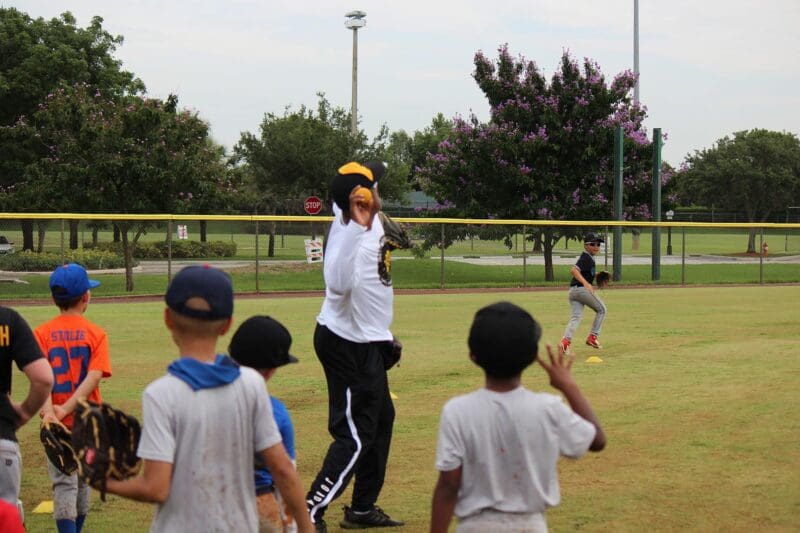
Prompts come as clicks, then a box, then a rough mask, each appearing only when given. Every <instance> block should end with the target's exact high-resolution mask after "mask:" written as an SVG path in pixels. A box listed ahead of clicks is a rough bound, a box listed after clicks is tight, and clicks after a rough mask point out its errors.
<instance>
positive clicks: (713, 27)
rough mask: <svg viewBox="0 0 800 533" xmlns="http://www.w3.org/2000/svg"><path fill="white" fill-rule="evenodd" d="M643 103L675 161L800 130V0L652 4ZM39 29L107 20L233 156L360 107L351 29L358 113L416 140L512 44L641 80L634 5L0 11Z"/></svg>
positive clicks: (433, 1)
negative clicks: (294, 114) (726, 140)
mask: <svg viewBox="0 0 800 533" xmlns="http://www.w3.org/2000/svg"><path fill="white" fill-rule="evenodd" d="M639 4H640V7H639V34H640V41H639V43H640V44H639V50H640V52H639V55H640V69H639V70H640V73H641V78H640V98H641V102H642V103H643V104H644V105H646V106H647V108H648V114H649V118H648V119H647V121H646V123H645V124H646V126H647V128H648V132H652V128H656V127H660V128H662V130H663V131H664V132H666V133H667V134H668V136H669V137H668V140H667V143H666V144H665V145H664V154H663V157H664V160H665V161H668V162H669V163H671V164H673V165H675V166H677V165H679V164H680V162H681V161H683V159H684V157H685V156H686V154H687V153H693V152H694V150H699V149H703V148H708V147H711V146H712V145H713V144H714V142H715V141H716V140H717V139H719V138H720V137H723V136H725V135H730V134H731V133H733V132H734V131H739V130H743V129H751V128H767V129H771V130H778V131H790V132H792V133H795V134H797V133H798V132H800V30H798V28H800V0H669V1H656V0H640V2H639ZM0 5H3V6H5V7H15V8H17V9H19V10H21V11H24V12H26V13H28V14H29V15H30V16H32V17H40V16H41V17H45V18H52V17H55V16H57V15H58V14H59V13H61V12H63V11H65V10H69V11H71V12H72V13H73V14H74V15H75V16H76V18H77V19H78V24H79V25H80V26H81V27H86V26H87V25H88V24H89V22H90V20H91V17H92V16H94V15H99V16H101V17H103V19H104V27H105V28H106V29H107V30H108V31H109V32H111V33H112V34H120V35H123V36H124V37H125V42H124V44H123V45H122V46H121V47H120V48H119V50H118V51H117V57H118V58H120V59H122V60H123V62H124V68H125V69H127V70H130V71H132V72H134V73H135V74H136V75H137V76H138V77H139V78H141V79H142V80H143V81H144V82H145V84H146V85H147V89H148V93H149V94H150V95H151V96H155V97H159V98H165V97H166V96H167V95H168V94H169V93H177V94H178V96H179V100H180V104H181V105H182V106H184V107H188V108H190V109H194V110H196V111H198V112H199V114H200V116H201V117H203V118H204V119H205V120H207V121H208V122H209V123H210V124H211V129H212V134H213V136H214V138H215V139H216V140H217V141H218V142H220V143H222V144H224V145H226V146H227V147H229V148H230V147H232V146H233V145H234V144H235V143H236V142H237V140H238V139H239V135H240V132H242V131H250V132H253V133H257V132H258V126H259V124H260V122H261V120H262V118H263V116H264V114H265V113H267V112H273V113H277V114H282V113H283V110H284V108H285V107H286V106H291V107H292V108H293V109H297V108H298V107H299V106H300V105H301V104H305V105H306V106H311V107H314V106H316V103H317V96H316V93H318V92H324V93H325V94H326V96H327V98H328V100H329V101H330V102H331V103H332V104H333V105H334V106H338V107H343V108H345V109H349V108H350V96H351V67H352V32H351V31H350V30H347V29H346V28H345V27H344V21H345V17H344V14H345V13H346V12H348V11H351V10H354V9H358V10H362V11H365V12H366V13H367V19H366V20H367V25H366V27H365V28H362V29H361V30H359V32H358V70H359V79H358V114H359V117H360V125H361V127H362V128H364V129H365V131H366V132H367V134H368V135H369V136H370V137H372V136H374V135H375V134H376V133H377V132H378V129H379V127H380V126H381V125H382V124H386V125H387V126H388V127H389V128H390V129H391V130H398V129H404V130H406V131H407V132H408V133H409V134H411V133H413V132H414V131H415V130H421V129H423V128H425V127H426V126H428V125H429V124H430V122H431V119H432V118H433V117H434V116H435V115H436V113H439V112H441V113H443V114H444V115H445V116H446V117H448V118H452V117H453V116H455V115H461V116H464V117H466V116H468V115H469V114H470V112H474V113H475V114H476V115H477V116H478V117H479V118H480V119H481V120H486V119H487V118H488V105H487V103H486V100H485V98H484V97H483V94H482V93H481V92H480V91H479V90H478V89H477V86H476V84H475V82H474V80H473V79H472V78H471V73H472V70H473V64H472V60H473V56H474V54H475V52H476V51H478V50H482V51H484V53H486V55H488V56H489V57H491V58H494V57H496V55H497V54H496V51H497V48H498V47H499V46H500V45H502V44H503V43H508V46H509V49H510V51H511V53H512V54H513V55H523V56H525V57H526V58H528V59H532V60H534V61H536V63H537V64H538V65H539V67H540V68H541V69H542V70H543V71H544V72H545V74H546V75H547V77H548V78H549V77H550V75H552V73H553V69H554V68H555V67H556V65H557V63H558V60H559V58H560V56H561V53H562V50H564V49H567V50H569V51H570V52H571V54H572V55H573V56H574V57H575V58H577V59H579V60H580V59H582V58H583V57H589V58H591V59H594V60H595V61H597V62H598V63H599V64H600V67H601V69H602V71H603V73H604V74H605V75H606V76H607V78H608V79H611V78H613V76H614V75H615V74H617V73H618V72H620V71H622V70H625V69H631V70H632V69H633V5H634V0H507V1H503V0H495V1H494V2H492V1H487V0H459V1H453V0H450V1H439V0H427V1H420V0H402V1H399V0H397V1H393V2H390V1H387V0H384V1H381V2H377V1H374V0H373V1H369V0H346V1H341V0H195V1H188V0H157V1H156V0H127V1H124V2H123V1H115V0H57V1H56V0H29V1H26V0H16V1H10V0H0Z"/></svg>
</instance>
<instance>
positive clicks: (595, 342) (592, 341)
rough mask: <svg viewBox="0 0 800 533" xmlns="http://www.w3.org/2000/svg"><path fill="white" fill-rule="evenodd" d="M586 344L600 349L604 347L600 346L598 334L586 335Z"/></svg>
mask: <svg viewBox="0 0 800 533" xmlns="http://www.w3.org/2000/svg"><path fill="white" fill-rule="evenodd" d="M586 346H591V347H592V348H596V349H598V350H599V349H600V348H602V346H600V342H598V340H597V335H589V336H588V337H586Z"/></svg>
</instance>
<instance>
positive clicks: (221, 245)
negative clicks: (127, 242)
mask: <svg viewBox="0 0 800 533" xmlns="http://www.w3.org/2000/svg"><path fill="white" fill-rule="evenodd" d="M84 248H89V249H96V250H103V251H109V252H114V253H117V254H119V255H122V243H121V242H99V243H97V246H96V247H95V246H94V245H92V244H91V243H86V244H84ZM168 248H169V244H168V243H167V242H166V241H161V242H138V243H136V245H135V246H134V247H133V257H136V258H138V259H166V258H167V257H168V255H169V249H168ZM235 255H236V243H233V242H223V241H214V242H198V241H172V257H173V259H184V258H211V257H233V256H235Z"/></svg>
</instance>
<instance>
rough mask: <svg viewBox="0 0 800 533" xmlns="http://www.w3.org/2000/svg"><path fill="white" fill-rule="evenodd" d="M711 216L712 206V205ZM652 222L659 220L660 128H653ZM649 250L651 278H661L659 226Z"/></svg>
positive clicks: (654, 228) (654, 229)
mask: <svg viewBox="0 0 800 533" xmlns="http://www.w3.org/2000/svg"><path fill="white" fill-rule="evenodd" d="M711 213H712V217H713V213H714V211H713V206H712V211H711ZM653 222H661V128H653ZM651 239H652V247H651V250H650V257H651V259H650V263H651V268H650V270H651V272H650V274H651V278H652V280H653V281H659V280H660V279H661V226H654V227H653V233H652V234H651Z"/></svg>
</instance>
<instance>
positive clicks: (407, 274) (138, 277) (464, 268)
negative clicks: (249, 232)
mask: <svg viewBox="0 0 800 533" xmlns="http://www.w3.org/2000/svg"><path fill="white" fill-rule="evenodd" d="M602 265H603V260H602V258H600V259H598V267H599V268H603V266H602ZM175 271H176V270H175V269H173V274H174V272H175ZM554 271H555V277H556V280H555V281H554V282H546V281H544V277H545V276H544V267H543V266H540V265H529V266H528V267H526V269H523V267H522V266H485V265H471V264H468V263H461V262H457V261H445V268H444V287H445V288H448V289H458V288H476V287H521V286H523V285H527V286H530V287H534V286H538V287H547V286H550V287H557V286H563V285H565V284H566V283H568V282H569V279H570V274H569V266H567V265H555V266H554ZM232 276H233V279H234V287H235V288H236V291H237V292H240V293H251V292H255V291H256V275H255V269H254V268H242V269H239V270H234V271H233V272H232ZM760 276H761V272H760V270H759V265H758V263H754V264H738V265H737V264H705V265H694V264H689V265H686V268H685V271H684V273H683V274H681V266H680V265H662V267H661V279H660V281H658V282H653V281H652V280H651V268H650V266H649V265H630V266H625V265H623V269H622V280H621V281H620V282H616V283H615V284H617V285H642V284H656V285H657V284H661V285H665V284H666V285H675V284H681V282H682V278H683V280H684V282H685V283H686V284H689V285H698V284H699V285H707V284H751V283H759V282H760V279H761V277H760ZM11 277H14V278H18V279H21V280H23V281H24V282H25V283H2V284H0V302H2V301H3V300H10V299H14V300H16V299H28V298H39V299H41V298H49V297H50V290H49V286H48V277H47V276H46V275H42V274H13V276H11ZM392 277H393V282H394V286H395V288H398V289H437V288H440V287H441V284H442V272H441V262H440V261H438V260H411V259H409V260H395V261H393V262H392ZM92 278H94V279H98V280H99V281H100V282H101V286H100V287H99V288H98V289H96V290H95V291H93V295H94V296H95V297H101V298H102V297H107V296H121V295H125V294H129V293H126V291H125V276H124V274H98V275H94V274H92ZM763 280H764V282H765V283H794V282H798V281H800V266H798V265H797V264H780V263H765V264H764V267H763ZM166 285H167V275H166V274H142V273H134V292H133V294H136V295H146V294H162V293H163V292H164V290H165V288H166ZM323 289H324V283H323V280H322V265H321V264H319V263H317V264H313V265H308V264H305V263H298V264H261V266H260V269H259V277H258V290H259V291H260V292H265V293H269V292H281V291H314V290H323Z"/></svg>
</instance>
